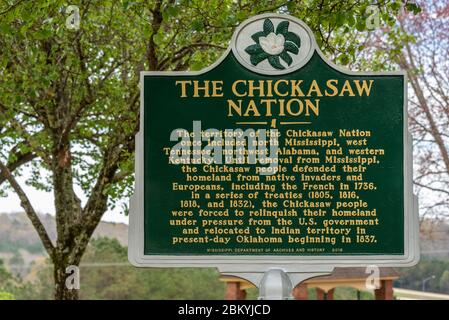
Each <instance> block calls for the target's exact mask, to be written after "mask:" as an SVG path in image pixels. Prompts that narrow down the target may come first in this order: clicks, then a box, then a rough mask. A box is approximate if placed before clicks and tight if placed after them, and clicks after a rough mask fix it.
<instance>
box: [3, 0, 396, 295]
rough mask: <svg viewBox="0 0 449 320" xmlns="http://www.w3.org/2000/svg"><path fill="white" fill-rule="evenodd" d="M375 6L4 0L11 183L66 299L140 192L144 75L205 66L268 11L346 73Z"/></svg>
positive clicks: (386, 16) (384, 5)
mask: <svg viewBox="0 0 449 320" xmlns="http://www.w3.org/2000/svg"><path fill="white" fill-rule="evenodd" d="M370 3H371V1H369V0H362V1H360V0H359V1H352V0H350V1H345V2H341V1H322V0H312V1H307V2H304V3H303V2H298V1H274V0H271V1H255V0H252V1H233V0H224V1H223V0H220V1H219V0H211V1H199V0H151V1H143V0H140V1H139V0H138V1H132V2H131V1H128V0H122V1H115V0H105V1H101V2H100V1H98V2H97V1H90V0H81V1H73V2H72V4H73V5H75V7H74V6H70V7H67V5H66V2H65V1H62V0H52V1H50V0H39V1H20V0H8V1H3V2H2V4H1V5H0V31H1V37H0V88H1V89H0V90H1V91H0V114H1V117H0V145H1V150H0V171H1V176H0V184H2V183H3V182H5V181H7V182H8V183H7V184H5V183H3V184H2V187H3V188H8V190H6V191H11V190H12V191H13V192H15V193H16V194H17V195H18V197H19V198H20V201H21V204H22V207H23V209H24V210H25V212H26V214H27V216H28V218H29V219H30V221H31V222H32V224H33V226H34V228H35V229H36V231H37V233H38V235H39V237H40V239H41V241H42V243H43V245H44V247H45V250H46V252H47V253H48V255H49V257H50V259H51V261H52V263H53V265H54V268H53V270H54V272H53V277H54V281H55V298H56V299H76V298H77V297H78V292H77V291H76V290H68V289H67V288H66V287H65V279H66V276H67V275H66V273H65V271H66V268H67V267H68V266H70V265H79V263H80V261H81V258H82V256H83V253H84V252H85V250H86V247H87V245H88V242H89V239H90V238H91V236H92V233H93V232H94V230H95V228H96V226H97V225H98V223H99V221H100V219H101V217H102V216H103V214H104V212H105V211H106V210H107V209H108V207H111V206H114V205H116V201H117V200H119V199H123V198H126V197H127V196H128V195H129V194H130V193H131V192H132V181H133V151H134V143H135V142H134V136H135V134H136V133H137V132H138V130H139V106H138V104H139V88H138V81H139V72H140V71H142V70H188V69H191V70H198V69H201V68H203V67H204V66H206V65H209V64H210V63H212V62H213V61H215V60H216V59H217V58H218V56H219V55H220V54H221V53H222V52H223V50H224V48H225V47H226V46H227V43H228V41H229V39H230V37H231V34H232V31H233V29H234V28H235V27H236V26H237V25H238V23H239V22H241V21H243V20H244V19H246V18H247V17H249V16H251V15H254V14H258V13H264V12H285V13H290V14H292V15H294V16H297V17H299V18H302V19H303V20H304V21H305V22H306V23H308V24H309V25H310V26H311V27H312V28H313V30H314V31H315V34H316V35H317V39H318V42H319V45H320V46H321V48H322V49H323V50H324V52H326V53H327V54H328V55H330V56H331V57H332V58H333V59H334V60H336V61H339V62H340V63H343V64H346V63H348V62H350V61H351V59H353V58H354V57H355V56H356V54H357V53H358V51H359V50H360V49H361V47H360V46H359V41H358V40H356V39H359V38H361V37H362V38H363V35H365V36H366V33H364V31H366V29H367V27H366V18H367V17H366V12H367V7H368V6H369V5H370ZM377 7H378V8H379V10H382V12H383V14H382V17H381V19H382V20H391V19H394V16H395V15H396V14H397V12H398V10H397V8H396V7H395V6H394V5H392V4H391V2H390V1H379V2H377ZM77 13H79V18H80V23H79V26H78V23H77V21H78V15H77ZM348 39H349V40H351V41H347V40H348ZM25 168H27V169H29V170H31V175H30V176H29V177H28V179H27V181H26V183H27V184H28V185H30V186H32V187H34V188H37V189H40V190H45V191H49V192H50V191H51V192H53V195H54V199H55V204H54V205H55V214H56V229H57V230H56V231H57V232H56V233H57V239H56V241H55V242H53V241H52V239H50V237H49V235H48V232H47V230H45V227H44V226H43V224H42V223H41V221H40V220H39V216H38V215H37V213H36V211H35V209H34V208H33V206H32V204H31V202H30V200H29V198H28V196H27V194H26V193H25V192H24V191H23V188H22V186H21V185H20V183H19V182H18V180H17V177H19V176H22V175H23V173H24V170H25ZM84 198H86V200H85V201H83V199H84ZM125 211H126V208H125Z"/></svg>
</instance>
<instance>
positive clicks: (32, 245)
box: [0, 213, 128, 273]
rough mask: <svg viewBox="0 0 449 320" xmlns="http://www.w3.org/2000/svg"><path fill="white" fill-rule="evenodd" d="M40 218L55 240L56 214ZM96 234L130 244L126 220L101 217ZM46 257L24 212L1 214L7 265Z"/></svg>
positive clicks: (0, 240) (0, 255) (0, 244)
mask: <svg viewBox="0 0 449 320" xmlns="http://www.w3.org/2000/svg"><path fill="white" fill-rule="evenodd" d="M40 219H41V221H42V223H43V225H44V226H45V229H46V230H47V232H48V234H49V236H50V238H51V239H52V240H53V241H55V240H56V223H55V217H54V216H52V215H50V214H43V215H40ZM93 236H94V237H109V238H115V239H117V240H118V241H119V242H120V243H121V244H122V245H124V246H127V245H128V226H127V225H126V224H124V223H113V222H103V221H102V222H100V224H99V225H98V227H97V229H96V230H95V233H94V235H93ZM45 257H46V253H45V250H44V247H43V246H42V244H41V241H40V239H39V237H38V235H37V233H36V231H35V230H34V228H33V226H32V225H31V223H30V221H29V219H28V217H27V216H26V214H25V213H11V214H4V213H3V214H0V259H2V260H4V262H5V264H6V265H9V266H12V269H14V266H15V265H20V266H22V265H23V267H28V266H29V265H30V264H31V263H32V262H33V261H36V260H41V259H43V258H45ZM23 267H20V269H21V270H22V269H23ZM20 273H22V272H20Z"/></svg>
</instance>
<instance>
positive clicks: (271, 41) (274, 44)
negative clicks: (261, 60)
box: [259, 32, 285, 56]
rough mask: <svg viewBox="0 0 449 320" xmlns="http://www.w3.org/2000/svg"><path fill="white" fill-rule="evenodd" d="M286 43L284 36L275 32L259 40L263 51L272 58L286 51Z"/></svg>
mask: <svg viewBox="0 0 449 320" xmlns="http://www.w3.org/2000/svg"><path fill="white" fill-rule="evenodd" d="M284 43H285V39H284V36H283V35H282V34H274V33H273V32H272V33H270V34H269V35H268V36H266V37H260V38H259V44H260V46H261V47H262V50H263V51H265V52H266V53H268V54H269V55H272V56H275V55H277V54H279V53H281V52H282V51H284Z"/></svg>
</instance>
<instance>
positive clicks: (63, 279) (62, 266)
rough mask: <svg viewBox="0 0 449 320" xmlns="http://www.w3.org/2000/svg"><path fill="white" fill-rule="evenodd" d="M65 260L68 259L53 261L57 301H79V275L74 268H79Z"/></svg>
mask: <svg viewBox="0 0 449 320" xmlns="http://www.w3.org/2000/svg"><path fill="white" fill-rule="evenodd" d="M67 256H68V254H67ZM65 258H66V257H62V258H55V261H53V266H54V269H53V270H54V271H53V278H54V282H55V290H54V293H55V300H78V298H79V295H78V293H79V289H80V288H79V286H77V284H78V283H77V279H76V277H79V274H75V272H77V271H74V268H78V265H73V264H68V263H66V262H65V261H67V259H65ZM67 268H69V269H67ZM78 280H79V278H78Z"/></svg>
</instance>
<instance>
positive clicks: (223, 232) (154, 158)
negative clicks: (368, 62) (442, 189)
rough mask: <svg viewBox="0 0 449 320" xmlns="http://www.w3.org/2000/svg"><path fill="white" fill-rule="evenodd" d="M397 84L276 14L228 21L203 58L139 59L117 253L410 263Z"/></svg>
mask: <svg viewBox="0 0 449 320" xmlns="http://www.w3.org/2000/svg"><path fill="white" fill-rule="evenodd" d="M406 86H407V80H406V76H405V74H404V73H403V72H389V73H357V72H351V71H348V70H344V69H342V68H339V67H337V66H335V65H333V64H332V63H331V62H329V61H328V60H327V59H326V58H325V57H324V56H323V54H322V53H321V52H320V50H319V49H318V48H317V46H316V43H315V40H314V38H313V34H312V32H311V31H310V29H309V28H308V27H307V26H306V25H305V24H304V23H303V22H302V21H300V20H298V19H295V18H293V17H291V16H286V15H277V14H266V15H261V16H256V17H254V18H252V19H249V20H247V21H245V22H244V23H242V24H241V26H240V27H239V28H238V29H237V30H236V32H235V34H234V36H233V39H232V41H231V48H230V49H228V50H227V51H226V53H225V54H224V55H223V57H222V58H221V59H220V60H219V61H217V62H216V63H215V64H214V65H213V66H211V67H209V68H207V69H206V70H203V71H200V72H143V73H142V75H141V90H142V91H141V92H142V95H141V131H140V133H139V135H138V137H137V147H136V193H135V195H134V197H133V199H132V203H131V215H130V219H131V220H130V228H131V229H130V253H129V256H130V261H131V262H132V263H133V264H135V265H137V266H217V267H219V268H220V269H221V270H225V269H226V268H230V269H232V270H240V269H241V270H247V271H248V270H250V271H251V270H252V271H253V269H254V268H255V269H258V270H259V269H260V270H263V269H264V268H266V267H270V266H279V265H282V266H290V267H288V268H290V269H292V268H293V269H294V268H296V267H295V266H304V265H328V266H336V265H340V266H345V265H348V266H355V265H360V266H362V265H368V264H372V263H375V264H377V265H388V266H406V265H412V264H414V263H416V262H417V260H418V258H419V253H418V240H417V237H418V232H417V206H416V199H415V198H414V196H413V194H412V186H411V175H412V162H411V139H410V137H409V134H408V131H407V113H406V103H407V99H406ZM288 268H287V269H288Z"/></svg>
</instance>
